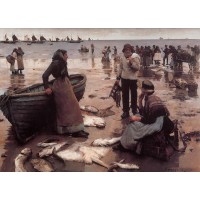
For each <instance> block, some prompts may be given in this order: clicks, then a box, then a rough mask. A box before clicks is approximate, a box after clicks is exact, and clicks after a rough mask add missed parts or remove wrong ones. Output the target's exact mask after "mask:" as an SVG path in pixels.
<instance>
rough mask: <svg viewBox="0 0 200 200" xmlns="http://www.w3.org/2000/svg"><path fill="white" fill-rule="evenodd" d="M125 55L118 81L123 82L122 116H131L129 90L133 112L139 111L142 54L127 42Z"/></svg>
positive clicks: (124, 49)
mask: <svg viewBox="0 0 200 200" xmlns="http://www.w3.org/2000/svg"><path fill="white" fill-rule="evenodd" d="M122 52H123V53H124V55H123V56H122V58H121V62H120V66H119V69H118V73H117V81H116V83H117V84H119V81H120V80H121V84H122V102H123V114H122V115H121V118H122V119H124V118H127V117H129V90H130V91H131V109H132V113H133V114H136V113H137V75H138V70H139V68H140V56H139V55H138V54H136V53H134V49H133V47H132V46H131V45H130V44H125V45H124V48H123V50H122Z"/></svg>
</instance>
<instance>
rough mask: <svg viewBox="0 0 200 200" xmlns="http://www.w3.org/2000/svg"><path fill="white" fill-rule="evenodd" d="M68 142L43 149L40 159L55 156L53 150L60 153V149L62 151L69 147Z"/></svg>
mask: <svg viewBox="0 0 200 200" xmlns="http://www.w3.org/2000/svg"><path fill="white" fill-rule="evenodd" d="M67 144H68V142H61V143H57V144H55V145H52V146H48V147H46V148H44V149H42V150H41V151H40V152H39V154H38V155H39V157H40V158H43V157H47V156H50V155H52V154H53V150H54V149H55V150H56V151H58V150H59V149H61V148H62V147H63V146H65V145H67Z"/></svg>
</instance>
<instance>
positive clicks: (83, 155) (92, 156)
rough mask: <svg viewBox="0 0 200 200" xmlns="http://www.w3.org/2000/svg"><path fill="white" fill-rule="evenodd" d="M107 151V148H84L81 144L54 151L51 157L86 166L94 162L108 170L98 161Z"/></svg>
mask: <svg viewBox="0 0 200 200" xmlns="http://www.w3.org/2000/svg"><path fill="white" fill-rule="evenodd" d="M109 150H110V148H107V147H91V146H85V144H83V143H75V144H72V145H71V146H70V147H69V148H68V149H65V150H63V151H58V152H56V151H55V150H54V152H53V155H55V156H56V157H58V158H60V159H62V160H63V161H76V162H84V163H86V164H92V163H93V162H94V163H97V164H99V165H101V166H103V167H105V168H107V169H108V168H109V166H108V165H107V164H106V163H104V162H103V161H101V160H100V159H101V158H102V157H104V156H105V155H106V154H107V153H108V151H109Z"/></svg>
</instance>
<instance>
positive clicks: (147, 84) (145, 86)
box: [142, 80, 154, 93]
mask: <svg viewBox="0 0 200 200" xmlns="http://www.w3.org/2000/svg"><path fill="white" fill-rule="evenodd" d="M142 90H143V91H144V92H148V93H152V92H154V85H153V83H152V82H151V81H149V80H144V81H143V82H142Z"/></svg>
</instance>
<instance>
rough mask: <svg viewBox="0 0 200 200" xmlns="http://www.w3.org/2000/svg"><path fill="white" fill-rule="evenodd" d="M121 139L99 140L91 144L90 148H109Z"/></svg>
mask: <svg viewBox="0 0 200 200" xmlns="http://www.w3.org/2000/svg"><path fill="white" fill-rule="evenodd" d="M120 139H121V137H117V138H105V139H103V138H99V139H96V140H94V141H93V142H92V146H109V145H113V144H115V143H117V142H119V141H120Z"/></svg>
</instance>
